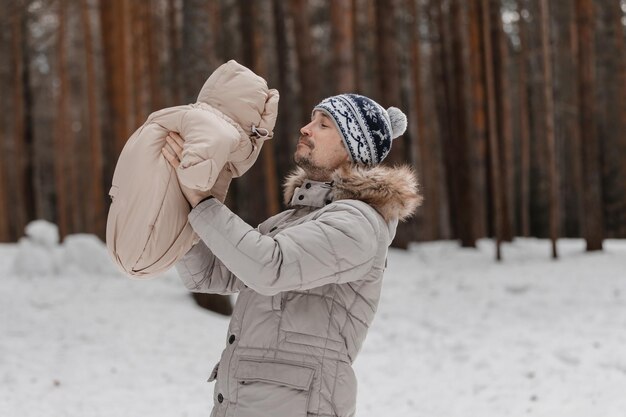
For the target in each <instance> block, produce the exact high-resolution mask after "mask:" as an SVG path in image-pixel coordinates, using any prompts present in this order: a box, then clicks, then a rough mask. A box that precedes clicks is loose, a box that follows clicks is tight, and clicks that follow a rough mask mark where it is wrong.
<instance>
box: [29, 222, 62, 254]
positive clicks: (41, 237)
mask: <svg viewBox="0 0 626 417" xmlns="http://www.w3.org/2000/svg"><path fill="white" fill-rule="evenodd" d="M24 232H25V234H26V236H27V237H28V239H29V240H30V241H31V242H33V243H35V244H37V245H41V246H45V247H48V248H53V247H55V246H57V245H58V244H59V228H58V227H57V225H56V224H54V223H50V222H49V221H47V220H34V221H32V222H30V223H28V224H27V225H26V228H25V230H24Z"/></svg>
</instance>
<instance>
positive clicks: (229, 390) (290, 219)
mask: <svg viewBox="0 0 626 417" xmlns="http://www.w3.org/2000/svg"><path fill="white" fill-rule="evenodd" d="M416 186H417V185H416V180H415V177H414V174H413V172H412V171H411V170H410V169H408V168H383V167H376V168H371V169H360V168H356V167H355V168H352V169H351V170H340V171H337V172H336V173H335V175H334V178H333V183H332V185H331V184H330V183H323V182H316V181H310V180H307V179H306V178H305V176H304V173H303V171H301V170H299V171H297V172H296V173H295V174H294V175H292V176H291V177H290V178H288V180H287V183H286V187H285V198H286V201H288V202H290V204H291V206H292V208H291V209H289V210H286V211H284V212H282V213H280V214H278V215H276V216H273V217H271V218H270V219H268V220H266V221H265V222H263V223H262V224H260V225H259V226H258V228H256V229H254V228H252V227H251V226H249V225H248V224H246V223H244V222H243V221H242V220H241V219H240V218H239V217H237V216H236V215H235V214H233V213H232V212H231V211H230V210H229V209H228V208H227V207H226V206H224V205H223V204H222V203H220V202H219V201H216V200H214V199H213V200H207V201H204V202H202V203H200V204H199V205H198V206H196V207H195V208H194V209H193V210H192V211H191V213H190V214H189V221H190V223H191V225H192V227H193V228H194V230H195V231H196V232H197V233H198V234H199V236H200V237H201V239H202V240H201V241H200V242H198V244H197V245H195V246H194V247H193V248H192V249H191V250H190V251H189V253H188V254H187V255H185V256H184V257H183V258H182V260H181V261H180V262H179V263H177V264H176V268H177V270H178V272H179V274H180V276H181V278H182V280H183V282H184V283H185V285H186V286H187V287H188V288H189V289H191V290H192V291H196V292H210V293H222V294H228V293H234V292H239V296H238V297H237V302H236V305H235V309H234V312H233V316H232V319H231V322H230V326H229V329H228V334H227V336H226V342H227V344H226V349H225V350H224V352H223V353H222V357H221V360H220V361H219V363H218V365H216V367H215V368H214V371H213V373H212V375H211V377H210V379H209V380H213V379H217V383H216V386H215V391H214V400H215V407H214V409H213V412H212V413H211V416H229V417H261V416H263V417H265V416H271V417H306V416H307V415H308V416H338V417H346V416H353V415H354V414H355V406H356V393H357V381H356V378H355V375H354V373H353V370H352V362H353V361H354V360H355V358H356V356H357V354H358V352H359V350H360V349H361V346H362V344H363V340H364V339H365V336H366V334H367V330H368V328H369V326H370V324H371V322H372V320H373V318H374V314H375V312H376V308H377V305H378V300H379V296H380V291H381V286H382V281H383V280H382V278H383V271H384V269H385V266H386V258H387V248H388V246H389V244H390V243H391V240H392V239H393V237H394V234H395V230H396V226H397V223H398V220H399V219H403V218H405V217H407V216H409V215H410V214H411V213H412V212H413V211H414V209H415V208H416V207H417V205H418V204H419V202H420V197H419V196H418V194H417V190H416ZM307 413H308V414H307Z"/></svg>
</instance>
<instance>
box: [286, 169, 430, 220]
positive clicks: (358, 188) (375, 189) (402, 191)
mask: <svg viewBox="0 0 626 417" xmlns="http://www.w3.org/2000/svg"><path fill="white" fill-rule="evenodd" d="M305 180H306V174H305V172H304V170H303V169H302V168H296V169H295V170H294V171H293V172H292V173H291V174H290V175H289V176H287V179H286V180H285V183H284V193H283V197H284V201H285V204H286V205H289V203H290V202H291V198H292V197H293V193H294V192H295V189H296V187H299V186H301V185H302V183H304V181H305ZM332 180H333V181H334V191H333V195H334V199H335V200H346V199H352V200H360V201H363V202H365V203H367V204H369V205H370V206H372V207H373V208H374V209H376V211H378V212H379V213H380V215H381V216H383V218H384V219H385V221H390V220H392V219H398V220H401V221H402V220H406V219H407V218H409V217H411V216H412V215H413V213H414V212H415V210H416V209H417V207H419V206H420V205H421V204H422V196H421V195H420V194H419V192H418V183H417V177H416V175H415V171H413V169H412V168H411V167H409V166H408V165H402V166H399V167H386V166H382V165H377V166H374V167H369V168H368V167H363V166H359V165H351V166H344V167H342V168H339V169H337V170H336V171H335V172H334V173H333V174H332Z"/></svg>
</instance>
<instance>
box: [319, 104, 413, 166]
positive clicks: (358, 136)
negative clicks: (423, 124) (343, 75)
mask: <svg viewBox="0 0 626 417" xmlns="http://www.w3.org/2000/svg"><path fill="white" fill-rule="evenodd" d="M316 110H319V111H321V112H323V113H325V114H326V115H328V116H329V117H330V118H331V119H332V120H333V121H334V122H335V124H336V125H337V128H338V129H339V133H340V134H341V137H342V139H343V141H344V143H345V145H346V148H347V149H348V151H349V153H350V157H351V158H352V161H353V162H355V163H357V164H360V165H366V166H372V165H378V164H379V163H381V162H382V160H383V159H385V157H386V156H387V155H388V154H389V151H390V150H391V142H392V140H393V139H395V138H397V137H398V136H400V135H402V134H403V133H404V132H405V131H406V125H407V121H406V115H405V114H404V113H403V112H402V110H400V109H398V108H397V107H389V108H388V109H387V110H385V109H384V108H383V107H382V106H381V105H380V104H378V103H376V102H375V101H374V100H372V99H370V98H367V97H365V96H361V95H359V94H340V95H337V96H332V97H328V98H326V99H324V100H322V101H321V102H320V103H319V104H318V105H317V106H315V108H313V112H315V111H316Z"/></svg>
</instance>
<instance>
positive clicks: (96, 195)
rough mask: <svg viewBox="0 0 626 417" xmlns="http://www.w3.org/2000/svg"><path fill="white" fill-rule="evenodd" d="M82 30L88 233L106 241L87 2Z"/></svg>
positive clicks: (82, 3)
mask: <svg viewBox="0 0 626 417" xmlns="http://www.w3.org/2000/svg"><path fill="white" fill-rule="evenodd" d="M81 18H82V30H83V34H84V37H85V66H86V74H85V77H86V85H85V90H86V92H87V115H88V120H89V190H88V192H89V198H88V200H87V201H90V204H89V205H90V209H89V210H88V211H87V213H88V214H87V215H88V218H87V230H86V231H87V232H89V233H94V234H96V235H98V236H99V237H100V238H101V239H104V237H105V232H106V230H105V229H106V213H105V207H104V203H105V196H106V194H105V192H104V191H105V190H104V189H103V178H102V169H103V163H102V135H101V131H100V112H99V109H98V103H97V97H96V85H97V83H96V76H95V69H94V53H93V40H92V29H91V20H90V17H89V5H88V3H87V0H81Z"/></svg>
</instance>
